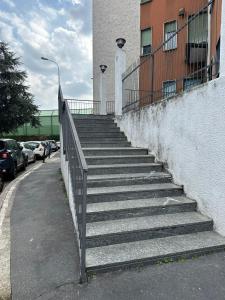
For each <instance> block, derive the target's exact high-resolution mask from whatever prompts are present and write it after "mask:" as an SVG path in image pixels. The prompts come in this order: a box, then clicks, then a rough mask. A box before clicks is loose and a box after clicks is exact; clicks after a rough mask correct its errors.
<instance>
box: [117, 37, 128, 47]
mask: <svg viewBox="0 0 225 300" xmlns="http://www.w3.org/2000/svg"><path fill="white" fill-rule="evenodd" d="M116 43H117V46H118V47H119V48H120V49H122V48H123V46H124V45H125V44H126V40H125V39H123V38H118V39H117V40H116Z"/></svg>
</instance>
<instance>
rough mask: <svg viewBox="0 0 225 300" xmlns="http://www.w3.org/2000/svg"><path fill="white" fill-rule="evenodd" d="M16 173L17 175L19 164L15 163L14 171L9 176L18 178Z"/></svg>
mask: <svg viewBox="0 0 225 300" xmlns="http://www.w3.org/2000/svg"><path fill="white" fill-rule="evenodd" d="M16 175H17V165H16V164H14V167H13V170H12V172H11V173H10V174H9V176H10V178H11V179H15V178H16Z"/></svg>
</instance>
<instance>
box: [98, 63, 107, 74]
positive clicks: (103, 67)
mask: <svg viewBox="0 0 225 300" xmlns="http://www.w3.org/2000/svg"><path fill="white" fill-rule="evenodd" d="M107 68H108V67H107V66H106V65H100V69H101V71H102V73H105V71H106V69H107Z"/></svg>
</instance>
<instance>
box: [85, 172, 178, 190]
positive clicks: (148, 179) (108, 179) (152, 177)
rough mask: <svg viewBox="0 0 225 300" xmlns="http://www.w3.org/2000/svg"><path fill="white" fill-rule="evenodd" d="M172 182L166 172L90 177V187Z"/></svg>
mask: <svg viewBox="0 0 225 300" xmlns="http://www.w3.org/2000/svg"><path fill="white" fill-rule="evenodd" d="M168 182H172V176H171V175H170V174H167V173H165V172H150V173H133V174H132V173H131V174H108V175H88V182H87V184H88V187H93V188H95V187H110V186H118V185H119V186H124V185H137V184H151V183H168Z"/></svg>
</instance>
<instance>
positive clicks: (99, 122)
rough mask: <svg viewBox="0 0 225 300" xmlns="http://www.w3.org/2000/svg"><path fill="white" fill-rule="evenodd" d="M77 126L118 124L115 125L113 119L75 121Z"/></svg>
mask: <svg viewBox="0 0 225 300" xmlns="http://www.w3.org/2000/svg"><path fill="white" fill-rule="evenodd" d="M74 123H75V124H79V125H83V124H88V125H105V124H106V125H111V124H116V123H114V120H113V119H99V118H96V119H76V118H75V119H74Z"/></svg>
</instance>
